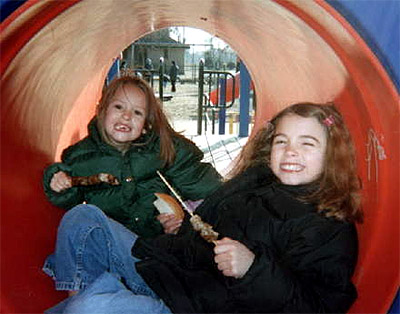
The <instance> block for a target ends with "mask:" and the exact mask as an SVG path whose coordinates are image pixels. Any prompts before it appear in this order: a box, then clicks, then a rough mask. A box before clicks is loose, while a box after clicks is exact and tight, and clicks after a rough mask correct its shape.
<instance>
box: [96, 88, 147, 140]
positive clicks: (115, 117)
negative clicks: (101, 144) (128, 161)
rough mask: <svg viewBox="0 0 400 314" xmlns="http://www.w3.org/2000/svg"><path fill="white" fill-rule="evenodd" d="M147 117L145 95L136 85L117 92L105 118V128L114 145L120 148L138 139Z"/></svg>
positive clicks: (119, 89)
mask: <svg viewBox="0 0 400 314" xmlns="http://www.w3.org/2000/svg"><path fill="white" fill-rule="evenodd" d="M146 115H147V100H146V95H145V93H144V92H143V91H142V90H141V89H140V88H138V87H136V86H134V85H125V86H122V87H120V88H118V90H117V91H116V93H115V95H114V97H113V98H112V99H111V101H110V103H109V105H108V107H107V110H106V114H105V118H104V128H105V132H106V133H107V135H108V137H109V139H110V140H111V142H112V144H114V145H116V146H119V145H123V144H126V143H128V142H131V141H134V140H136V139H138V138H139V137H140V136H141V134H142V131H143V127H144V124H145V122H146Z"/></svg>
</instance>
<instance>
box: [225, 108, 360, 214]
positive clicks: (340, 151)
mask: <svg viewBox="0 0 400 314" xmlns="http://www.w3.org/2000/svg"><path fill="white" fill-rule="evenodd" d="M293 114H295V115H298V116H301V117H304V118H310V117H312V118H316V119H317V120H318V121H319V123H320V124H321V125H322V126H323V127H324V129H325V130H326V132H327V135H328V139H327V150H326V156H325V165H324V170H323V172H322V174H321V176H320V178H319V179H317V181H316V182H314V184H315V185H316V186H317V188H316V190H315V192H313V193H311V195H308V196H307V197H304V198H302V199H303V200H304V201H307V202H311V203H315V204H318V212H320V213H322V214H323V215H325V216H326V217H334V218H336V219H338V220H342V221H351V222H354V221H355V222H362V211H361V209H360V195H359V193H360V189H361V184H360V179H359V177H358V175H357V167H356V157H355V149H354V145H353V141H352V139H351V135H350V132H349V130H348V129H347V127H346V125H345V123H344V121H343V117H342V115H341V114H340V112H339V111H338V110H337V109H336V107H335V105H334V104H333V103H328V104H314V103H298V104H294V105H291V106H289V107H287V108H285V109H284V110H282V111H281V112H279V113H278V114H277V115H276V116H275V117H274V118H272V120H271V121H269V122H268V123H267V125H266V126H265V127H263V128H261V129H260V130H259V131H258V132H257V134H256V135H255V136H254V137H253V138H252V139H251V140H250V141H248V142H247V144H246V145H245V147H244V148H243V150H242V152H241V154H240V156H239V159H238V163H237V166H236V167H235V168H234V169H233V170H232V171H231V172H230V174H229V176H230V177H233V176H236V175H238V174H240V173H242V172H243V171H245V170H246V169H248V168H250V167H253V166H256V165H269V164H270V158H271V148H272V140H273V137H274V134H275V129H276V126H277V125H278V123H279V122H280V120H281V119H282V118H283V117H284V116H287V115H293ZM327 119H328V120H327Z"/></svg>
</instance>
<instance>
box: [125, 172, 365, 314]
mask: <svg viewBox="0 0 400 314" xmlns="http://www.w3.org/2000/svg"><path fill="white" fill-rule="evenodd" d="M307 189H309V187H307V186H296V187H294V186H285V185H282V184H279V183H277V182H276V180H275V178H274V176H273V174H272V172H271V171H270V170H269V169H268V168H266V167H257V168H253V169H250V170H248V171H246V172H245V173H244V174H242V175H240V176H239V177H236V178H235V179H233V180H231V181H229V182H227V183H226V184H225V185H224V186H222V187H221V188H220V189H219V190H217V191H216V192H215V193H214V194H213V195H211V196H210V197H209V198H207V199H206V200H205V201H204V202H203V204H202V205H201V206H200V207H199V208H198V209H197V210H196V213H198V214H199V215H200V216H201V217H202V218H203V220H204V221H207V222H208V223H210V224H212V225H213V226H214V229H215V230H216V231H218V232H219V233H220V236H221V237H225V236H226V237H230V238H233V239H235V240H238V241H240V242H242V243H244V244H245V245H246V246H247V247H248V248H249V249H250V250H252V251H253V253H255V256H256V257H255V260H254V262H253V264H252V266H251V267H250V269H249V270H248V272H247V273H246V274H245V275H244V276H243V277H242V278H241V279H234V278H231V277H225V276H223V275H222V273H221V272H220V271H219V270H218V269H217V267H216V265H215V263H214V261H213V252H212V249H213V245H212V244H209V243H207V242H206V241H204V240H203V239H201V238H200V236H199V235H198V234H197V233H196V232H194V231H193V230H192V229H191V228H190V226H189V225H184V226H183V227H182V228H181V232H180V234H178V235H176V236H174V235H164V236H161V237H158V238H156V239H153V240H148V239H142V238H139V239H138V240H137V242H136V244H135V246H134V247H133V249H132V252H133V254H134V255H136V256H137V257H139V258H141V259H142V261H141V262H139V263H137V264H136V269H137V271H138V272H139V273H140V274H141V275H142V277H143V278H144V279H145V281H146V282H147V283H148V285H149V286H150V287H151V288H152V289H153V290H154V291H155V292H156V293H157V294H158V295H159V296H160V297H161V298H162V299H163V300H164V301H165V303H166V304H167V305H168V306H169V307H170V309H171V310H172V311H173V312H175V313H344V312H346V311H347V310H348V309H349V307H350V305H351V304H352V303H353V301H354V300H355V298H356V296H357V293H356V290H355V287H354V285H353V284H352V283H351V277H352V274H353V271H354V268H355V265H356V261H357V251H358V244H357V233H356V229H355V227H354V225H353V224H350V223H345V222H339V221H337V220H334V219H331V218H325V217H323V216H322V215H320V214H318V213H317V212H316V208H315V206H313V205H311V204H305V203H304V202H301V201H299V200H298V196H300V195H304V193H305V192H306V191H307Z"/></svg>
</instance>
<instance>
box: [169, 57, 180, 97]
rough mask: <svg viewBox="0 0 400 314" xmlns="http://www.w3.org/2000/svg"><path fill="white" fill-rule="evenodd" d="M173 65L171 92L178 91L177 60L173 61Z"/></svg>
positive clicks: (171, 68) (170, 77) (170, 74)
mask: <svg viewBox="0 0 400 314" xmlns="http://www.w3.org/2000/svg"><path fill="white" fill-rule="evenodd" d="M171 63H172V65H171V67H170V68H169V79H170V81H171V92H176V80H177V78H178V71H179V67H178V66H177V65H176V63H175V61H172V62H171Z"/></svg>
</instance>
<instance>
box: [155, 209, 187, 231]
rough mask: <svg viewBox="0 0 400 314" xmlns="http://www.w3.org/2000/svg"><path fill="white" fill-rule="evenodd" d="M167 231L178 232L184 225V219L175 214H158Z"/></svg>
mask: <svg viewBox="0 0 400 314" xmlns="http://www.w3.org/2000/svg"><path fill="white" fill-rule="evenodd" d="M157 219H158V221H159V222H160V223H161V224H162V226H163V228H164V232H165V233H171V234H177V233H178V230H179V228H180V227H181V225H182V219H178V218H176V216H175V215H174V214H160V215H158V216H157Z"/></svg>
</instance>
